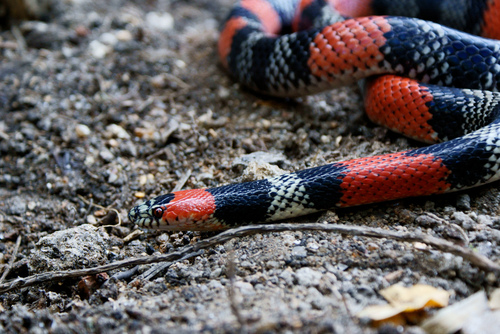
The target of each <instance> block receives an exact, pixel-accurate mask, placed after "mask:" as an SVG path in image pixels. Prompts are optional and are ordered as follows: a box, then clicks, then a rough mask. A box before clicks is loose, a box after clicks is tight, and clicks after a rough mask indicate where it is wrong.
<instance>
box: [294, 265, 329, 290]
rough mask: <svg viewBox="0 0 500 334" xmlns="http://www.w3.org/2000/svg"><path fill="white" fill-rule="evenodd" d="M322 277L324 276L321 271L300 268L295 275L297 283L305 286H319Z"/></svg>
mask: <svg viewBox="0 0 500 334" xmlns="http://www.w3.org/2000/svg"><path fill="white" fill-rule="evenodd" d="M322 276H323V275H322V274H321V273H320V272H319V271H316V270H314V269H311V268H308V267H305V268H300V269H299V270H297V272H296V273H295V278H296V279H297V283H298V284H299V285H304V286H318V285H319V283H320V281H321V277H322Z"/></svg>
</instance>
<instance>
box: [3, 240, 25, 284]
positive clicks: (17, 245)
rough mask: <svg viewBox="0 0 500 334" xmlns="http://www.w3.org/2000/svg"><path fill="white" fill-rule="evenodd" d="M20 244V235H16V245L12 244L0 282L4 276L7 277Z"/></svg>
mask: <svg viewBox="0 0 500 334" xmlns="http://www.w3.org/2000/svg"><path fill="white" fill-rule="evenodd" d="M20 245H21V236H18V237H17V240H16V245H15V246H14V250H13V251H12V255H11V257H10V261H9V264H8V265H7V267H5V269H4V271H3V274H2V277H0V284H2V283H3V281H4V280H5V277H7V275H8V274H9V272H10V270H11V269H12V266H13V265H14V262H15V261H16V257H17V252H18V251H19V246H20Z"/></svg>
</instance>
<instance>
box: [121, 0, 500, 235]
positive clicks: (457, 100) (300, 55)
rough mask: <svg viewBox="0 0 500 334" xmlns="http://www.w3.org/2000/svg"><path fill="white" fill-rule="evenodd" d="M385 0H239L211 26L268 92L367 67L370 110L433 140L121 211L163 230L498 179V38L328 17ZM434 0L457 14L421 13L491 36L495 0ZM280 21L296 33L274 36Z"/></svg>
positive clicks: (270, 217)
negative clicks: (216, 27) (217, 26)
mask: <svg viewBox="0 0 500 334" xmlns="http://www.w3.org/2000/svg"><path fill="white" fill-rule="evenodd" d="M408 1H409V2H410V3H411V4H414V5H412V6H413V7H412V6H410V5H406V6H402V5H400V7H405V8H406V9H412V8H413V9H414V11H415V12H421V14H422V13H423V15H426V13H427V12H428V11H429V8H424V7H423V6H422V5H418V0H408ZM421 2H424V3H425V1H421ZM352 3H357V4H358V6H352ZM384 3H387V1H383V0H371V1H369V0H360V1H357V2H356V1H347V0H331V1H324V0H323V1H313V0H303V1H277V0H273V1H271V0H243V1H241V2H240V3H239V4H238V5H237V6H236V7H235V8H234V9H233V11H232V12H231V14H230V15H229V18H228V19H227V21H226V23H225V26H224V28H223V30H222V32H221V37H220V41H219V54H220V57H221V61H222V63H223V64H224V66H225V67H226V68H228V70H229V71H230V73H231V74H232V75H233V76H234V77H235V78H236V80H238V81H239V82H241V83H242V84H244V85H246V86H248V87H250V88H251V89H254V90H256V91H259V92H262V93H265V94H271V95H275V96H290V97H293V96H299V95H304V94H311V93H315V92H320V91H323V90H326V89H330V88H333V87H338V86H341V85H347V84H351V83H353V82H356V81H358V80H360V79H364V78H369V79H368V80H367V83H366V95H365V108H366V112H367V114H368V116H369V117H370V118H371V119H372V120H373V121H375V122H377V123H379V124H384V125H385V126H387V127H389V128H390V129H392V130H394V131H397V132H400V133H403V134H405V135H407V136H409V137H411V138H415V139H418V140H421V141H424V142H428V143H437V144H434V145H431V146H427V147H423V148H418V149H413V150H408V151H404V152H399V153H394V154H385V155H380V156H375V157H369V158H360V159H354V160H349V161H342V162H335V163H332V164H328V165H325V166H320V167H315V168H310V169H305V170H301V171H298V172H295V173H291V174H285V175H281V176H278V177H274V178H270V179H266V180H259V181H253V182H247V183H240V184H231V185H227V186H222V187H217V188H210V189H194V190H183V191H179V192H174V193H170V194H166V195H162V196H158V197H156V198H153V199H151V200H149V201H146V202H144V203H142V204H140V205H138V206H136V207H134V208H133V209H132V210H130V213H129V218H130V220H131V221H133V222H135V223H137V224H138V225H139V226H142V227H150V228H161V229H166V230H217V229H225V228H229V227H232V226H237V225H244V224H252V223H258V222H270V221H276V220H280V219H285V218H290V217H296V216H300V215H304V214H308V213H312V212H317V211H320V210H325V209H330V208H334V207H347V206H354V205H361V204H367V203H374V202H381V201H387V200H394V199H400V198H404V197H410V196H423V195H431V194H440V193H445V192H450V191H456V190H461V189H466V188H470V187H474V186H477V185H481V184H485V183H488V182H493V181H495V180H498V179H499V178H500V171H499V167H500V94H499V93H496V92H497V91H498V90H499V89H500V42H497V41H495V40H492V39H486V38H482V37H476V36H473V35H469V34H467V33H463V32H459V31H457V30H454V29H451V28H447V27H444V26H442V25H440V24H437V23H433V22H429V21H424V20H420V19H415V18H406V17H397V16H368V17H360V18H352V19H346V20H342V21H339V22H336V21H338V20H339V19H340V14H339V13H338V11H339V10H341V11H343V12H344V13H347V14H355V11H356V10H357V11H360V12H361V13H363V14H366V13H369V12H370V11H371V10H372V8H378V7H384V6H385V5H384ZM394 3H396V2H394ZM398 3H401V2H398ZM427 3H428V1H427ZM433 3H435V4H436V6H437V7H439V8H438V9H441V10H443V9H444V10H446V8H447V7H446V6H451V7H450V8H452V9H453V10H454V11H455V12H458V13H456V15H462V19H458V20H455V21H456V22H455V21H453V20H448V21H446V18H449V16H451V14H450V13H446V12H444V14H443V13H441V12H439V13H441V14H435V15H430V16H431V18H434V19H436V18H437V19H440V18H441V19H442V18H443V17H444V18H445V21H446V22H449V24H456V25H460V24H462V25H463V26H464V27H466V28H469V30H470V31H471V32H473V33H481V34H483V35H485V36H488V37H498V35H497V34H498V33H497V32H496V30H495V29H494V28H495V26H498V25H499V24H500V0H489V1H488V0H482V1H481V0H479V1H476V0H471V1H465V0H459V1H451V0H442V1H434V2H433ZM450 3H451V5H449V4H450ZM453 4H455V5H453ZM458 4H461V5H462V6H458ZM453 6H454V7H453ZM396 7H398V6H397V5H396ZM465 7H470V8H468V9H469V12H472V13H473V14H474V13H475V14H474V15H475V16H474V15H472V14H470V15H469V14H466V13H465V10H466V9H467V8H465ZM398 8H399V7H398ZM398 8H396V9H393V10H394V11H396V12H397V10H399V9H398ZM449 10H451V9H449ZM461 11H464V12H462V13H461ZM428 16H429V15H428ZM454 22H455V23H454ZM287 29H293V30H297V32H293V33H290V34H285V35H278V33H280V32H281V31H282V30H287ZM454 87H456V88H454Z"/></svg>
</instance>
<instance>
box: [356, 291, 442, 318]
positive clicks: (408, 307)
mask: <svg viewBox="0 0 500 334" xmlns="http://www.w3.org/2000/svg"><path fill="white" fill-rule="evenodd" d="M380 294H381V295H382V296H383V297H384V298H385V299H386V300H387V301H388V302H389V304H387V305H376V306H368V307H366V308H365V309H363V310H362V311H361V312H359V313H358V314H357V316H358V317H359V318H368V319H371V320H372V321H373V325H375V326H379V325H381V324H383V323H387V322H390V323H393V324H397V325H404V324H406V323H407V322H412V323H414V322H415V321H419V320H421V319H422V317H424V316H425V312H424V309H425V308H427V307H445V306H447V305H448V299H449V297H450V294H449V293H448V292H447V291H445V290H442V289H437V288H434V287H432V286H429V285H423V284H417V285H414V286H412V287H409V288H406V287H404V286H402V285H399V284H396V285H392V286H390V287H388V288H387V289H383V290H381V291H380Z"/></svg>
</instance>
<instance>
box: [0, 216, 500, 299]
mask: <svg viewBox="0 0 500 334" xmlns="http://www.w3.org/2000/svg"><path fill="white" fill-rule="evenodd" d="M283 231H324V232H334V233H341V234H348V235H356V236H362V237H372V238H389V239H394V240H399V241H407V242H421V243H425V244H427V245H430V246H433V247H434V248H436V249H439V250H441V251H444V252H448V253H452V254H455V255H458V256H461V257H463V258H464V259H466V260H468V261H470V263H471V264H472V265H474V266H476V267H478V268H480V269H483V270H485V271H488V272H494V273H495V274H500V265H498V264H496V263H494V262H493V261H491V260H490V259H488V258H486V257H485V256H482V255H481V254H478V253H475V252H473V251H472V250H470V249H468V248H464V247H460V246H457V245H455V244H453V243H451V242H449V241H447V240H443V239H440V238H436V237H432V236H429V235H425V234H421V233H411V232H406V233H400V232H394V231H386V230H382V229H378V228H370V227H364V226H350V225H337V224H321V223H316V224H276V225H250V226H243V227H239V228H235V229H231V230H228V231H225V232H222V233H220V234H218V235H216V236H214V237H211V238H208V239H205V240H201V241H199V242H197V243H196V244H194V245H188V246H185V247H183V248H182V249H180V250H179V251H177V252H173V253H169V254H161V255H153V256H146V257H141V258H132V259H126V260H122V261H117V262H114V263H110V264H106V265H103V266H99V267H95V268H88V269H78V270H67V271H54V272H48V273H43V274H37V275H33V276H28V277H25V278H17V279H15V280H12V281H10V282H7V283H4V284H0V293H3V292H7V291H11V290H13V289H17V288H22V287H27V286H32V285H35V284H40V283H44V282H48V281H58V280H63V279H67V278H71V277H78V276H84V275H93V274H98V273H101V272H104V271H109V270H113V269H118V268H123V267H129V266H136V265H139V264H149V263H157V262H163V261H176V260H178V259H180V258H183V257H184V256H186V255H187V254H190V253H193V252H198V251H199V250H202V249H206V248H210V247H213V246H215V245H218V244H221V243H224V242H226V241H228V240H231V239H234V238H240V237H244V236H248V235H253V234H257V233H269V232H283Z"/></svg>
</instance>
